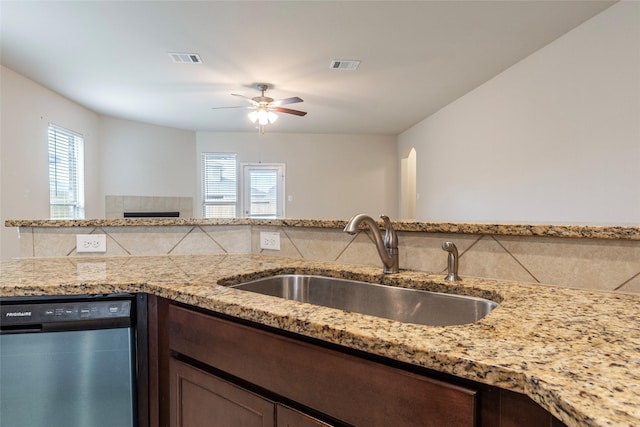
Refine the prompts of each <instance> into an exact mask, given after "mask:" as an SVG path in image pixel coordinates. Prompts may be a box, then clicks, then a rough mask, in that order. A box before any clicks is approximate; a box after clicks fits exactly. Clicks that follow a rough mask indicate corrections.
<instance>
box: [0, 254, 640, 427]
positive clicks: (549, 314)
mask: <svg viewBox="0 0 640 427" xmlns="http://www.w3.org/2000/svg"><path fill="white" fill-rule="evenodd" d="M278 273H304V274H319V275H326V276H333V277H343V278H347V279H356V280H364V281H369V282H376V283H383V284H388V285H395V286H404V287H413V288H421V289H427V290H433V291H439V292H449V293H458V294H465V295H472V296H478V297H483V298H487V299H491V300H493V301H495V302H498V303H499V304H500V305H499V306H498V307H497V308H496V309H495V310H493V311H492V312H491V313H490V314H489V315H488V316H486V317H485V318H483V319H482V320H480V321H479V322H477V323H474V324H470V325H462V326H446V327H436V326H421V325H415V324H404V323H399V322H395V321H391V320H386V319H381V318H377V317H373V316H367V315H361V314H357V313H349V312H344V311H341V310H337V309H330V308H324V307H318V306H312V305H308V304H303V303H298V302H294V301H287V300H283V299H279V298H275V297H269V296H264V295H260V294H255V293H249V292H244V291H240V290H236V289H232V288H228V287H226V286H227V285H231V284H235V283H240V282H242V281H247V280H251V279H254V278H258V277H264V276H268V275H274V274H278ZM117 292H131V293H137V292H144V293H148V294H151V295H156V296H158V297H163V298H167V299H169V300H172V301H175V302H179V303H184V304H188V305H190V306H194V307H199V308H202V309H206V310H210V311H212V312H216V313H221V314H223V315H227V316H231V317H233V318H238V319H243V320H246V321H250V322H255V323H257V324H261V325H265V326H267V327H271V328H276V329H278V330H283V331H287V332H291V333H294V334H299V335H302V336H306V337H310V338H313V339H316V340H321V341H323V342H327V343H332V344H336V345H339V346H343V347H347V348H350V349H353V350H356V351H362V352H365V353H367V354H372V355H376V356H381V357H384V358H388V359H392V360H396V361H399V362H403V363H408V364H411V365H415V366H418V367H423V368H427V369H430V370H434V371H438V372H442V373H445V374H449V375H452V376H455V377H459V378H464V379H468V380H471V381H475V382H478V383H482V384H488V385H491V386H496V387H499V388H501V389H505V390H510V391H513V392H517V393H522V394H524V395H527V396H529V397H530V398H531V399H532V400H533V401H535V402H537V403H538V404H539V405H540V406H541V407H542V408H544V409H546V410H547V411H549V412H550V413H551V414H552V415H554V416H555V417H557V418H558V419H559V420H561V421H562V422H563V423H565V424H566V425H569V426H607V425H615V426H623V425H628V426H633V425H640V331H639V330H638V328H637V327H636V325H637V324H638V319H640V304H639V303H640V296H638V295H628V294H622V293H607V292H599V291H588V290H579V289H570V288H562V287H553V286H545V285H540V284H527V283H520V282H508V281H496V280H486V279H477V278H470V277H464V278H463V280H462V281H461V282H455V283H451V282H447V281H445V280H443V276H442V275H431V274H427V273H422V272H415V271H401V272H400V273H399V274H393V275H383V274H382V273H381V268H373V267H363V266H355V265H349V264H338V263H328V262H313V261H309V260H299V259H288V258H281V257H268V256H263V255H177V256H148V257H145V256H130V257H64V258H29V259H17V260H8V261H2V262H1V263H0V296H24V295H62V294H67V295H68V294H104V293H117Z"/></svg>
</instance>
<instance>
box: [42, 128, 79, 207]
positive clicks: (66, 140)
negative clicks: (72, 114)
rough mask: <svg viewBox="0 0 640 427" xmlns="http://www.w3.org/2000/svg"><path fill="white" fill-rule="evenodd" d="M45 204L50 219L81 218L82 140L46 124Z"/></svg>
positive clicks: (73, 134) (75, 135)
mask: <svg viewBox="0 0 640 427" xmlns="http://www.w3.org/2000/svg"><path fill="white" fill-rule="evenodd" d="M48 140H49V141H48V142H49V206H50V217H51V219H82V218H84V139H83V137H82V135H80V134H78V133H76V132H73V131H70V130H68V129H64V128H62V127H60V126H56V125H53V124H49V130H48Z"/></svg>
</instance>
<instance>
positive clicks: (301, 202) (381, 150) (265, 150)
mask: <svg viewBox="0 0 640 427" xmlns="http://www.w3.org/2000/svg"><path fill="white" fill-rule="evenodd" d="M395 142H396V138H395V137H393V136H380V135H333V134H331V135H329V134H283V133H280V134H278V133H271V132H269V129H267V130H266V132H265V133H264V134H263V135H258V133H257V132H252V133H214V132H198V133H197V152H198V159H199V158H200V153H202V152H234V153H238V161H239V162H243V163H257V162H260V161H262V162H263V163H285V164H286V184H285V186H286V189H285V190H286V194H287V196H291V199H292V201H290V202H289V201H287V202H286V207H285V211H286V214H285V216H286V217H288V218H317V219H349V218H350V217H351V216H352V215H354V214H356V213H360V212H362V213H367V214H369V215H372V216H374V217H377V216H378V215H380V214H386V215H389V216H390V217H391V218H394V219H395V218H397V214H398V194H397V193H398V160H397V158H396V144H395ZM199 164H200V163H199V161H198V165H199Z"/></svg>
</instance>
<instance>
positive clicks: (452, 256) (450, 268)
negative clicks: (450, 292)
mask: <svg viewBox="0 0 640 427" xmlns="http://www.w3.org/2000/svg"><path fill="white" fill-rule="evenodd" d="M442 250H443V251H447V252H449V255H448V256H447V277H445V278H444V279H445V280H448V281H450V282H456V281H458V280H462V279H461V278H460V276H458V248H457V247H456V245H455V244H454V243H452V242H442Z"/></svg>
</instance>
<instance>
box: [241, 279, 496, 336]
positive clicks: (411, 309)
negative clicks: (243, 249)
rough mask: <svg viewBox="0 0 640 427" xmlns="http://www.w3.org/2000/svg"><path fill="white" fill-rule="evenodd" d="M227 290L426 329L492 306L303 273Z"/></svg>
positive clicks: (471, 317) (473, 316)
mask: <svg viewBox="0 0 640 427" xmlns="http://www.w3.org/2000/svg"><path fill="white" fill-rule="evenodd" d="M232 287H233V288H235V289H241V290H244V291H250V292H257V293H260V294H263V295H270V296H274V297H280V298H285V299H289V300H295V301H300V302H305V303H309V304H315V305H319V306H323V307H330V308H337V309H340V310H345V311H351V312H355V313H361V314H368V315H371V316H377V317H382V318H385V319H391V320H397V321H399V322H404V323H417V324H421V325H430V326H451V325H464V324H468V323H474V322H477V321H478V320H480V319H482V318H483V317H485V316H486V315H487V314H489V313H490V312H491V310H493V309H494V308H495V307H497V305H498V304H496V303H495V302H493V301H490V300H487V299H483V298H477V297H472V296H466V295H456V294H445V293H438V292H431V291H424V290H419V289H407V288H399V287H395V286H386V285H379V284H375V283H368V282H360V281H356V280H346V279H338V278H332V277H324V276H314V275H305V274H284V275H278V276H271V277H265V278H261V279H256V280H252V281H250V282H245V283H240V284H238V285H233V286H232Z"/></svg>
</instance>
